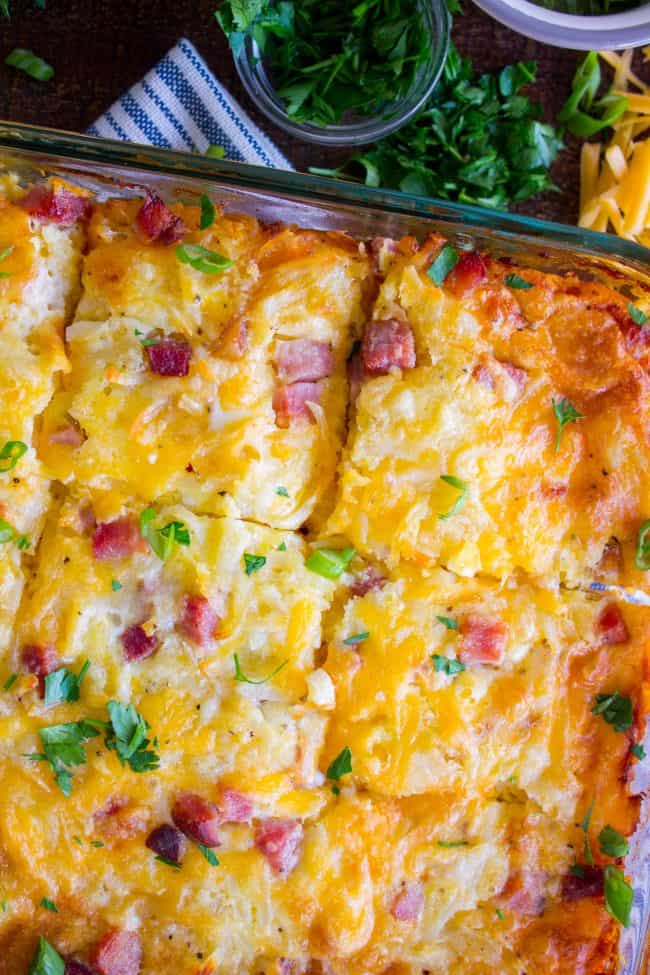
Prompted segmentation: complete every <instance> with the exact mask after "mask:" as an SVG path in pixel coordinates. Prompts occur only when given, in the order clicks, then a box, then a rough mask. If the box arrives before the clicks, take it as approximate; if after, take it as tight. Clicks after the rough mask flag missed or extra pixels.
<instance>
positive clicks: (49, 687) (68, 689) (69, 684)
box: [45, 660, 90, 704]
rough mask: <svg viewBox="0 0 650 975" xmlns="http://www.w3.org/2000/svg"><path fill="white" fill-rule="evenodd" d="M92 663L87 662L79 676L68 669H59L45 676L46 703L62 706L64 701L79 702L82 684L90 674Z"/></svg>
mask: <svg viewBox="0 0 650 975" xmlns="http://www.w3.org/2000/svg"><path fill="white" fill-rule="evenodd" d="M89 667H90V661H89V660H86V662H85V663H84V665H83V666H82V668H81V670H80V671H79V673H78V674H73V673H72V671H70V670H68V668H67V667H59V669H58V670H54V671H52V673H51V674H46V676H45V703H46V704H60V703H61V702H62V701H70V702H71V701H78V700H79V693H80V691H81V684H82V682H83V679H84V677H85V676H86V674H87V673H88V669H89Z"/></svg>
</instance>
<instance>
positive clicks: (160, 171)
mask: <svg viewBox="0 0 650 975" xmlns="http://www.w3.org/2000/svg"><path fill="white" fill-rule="evenodd" d="M0 165H1V166H2V168H3V169H9V170H11V171H13V172H16V173H17V174H18V175H19V176H20V177H21V179H24V180H25V181H30V182H31V181H34V180H35V179H39V178H43V177H44V176H48V175H56V176H59V177H63V178H65V179H67V180H69V181H71V182H73V183H76V184H78V185H81V186H84V187H87V188H88V189H90V190H92V191H93V192H94V193H96V194H97V195H99V196H100V197H105V196H108V195H122V196H124V195H133V194H138V193H141V192H142V189H143V188H144V187H149V188H151V189H155V190H156V191H157V192H158V193H160V194H161V195H163V196H165V197H167V198H171V199H173V198H174V197H177V198H179V197H182V198H186V197H189V198H197V197H198V196H199V195H200V194H201V193H203V192H206V190H207V189H209V192H210V194H211V196H212V198H213V199H214V200H215V202H216V201H218V202H220V203H221V204H222V205H223V206H224V207H225V208H226V209H229V210H234V211H240V212H245V213H249V214H251V215H254V216H255V217H257V218H258V219H260V220H263V221H266V222H268V223H273V222H276V221H283V222H288V223H293V224H297V225H299V226H304V227H311V228H318V229H327V230H346V231H348V232H350V233H351V234H354V235H355V236H358V237H362V238H363V237H371V236H392V237H399V236H404V235H407V234H413V235H416V236H418V237H421V236H424V235H426V234H427V233H431V232H434V231H439V232H441V233H443V234H444V235H445V236H446V237H448V238H449V239H451V240H453V241H454V242H455V243H456V244H457V245H459V246H461V247H475V248H478V249H480V250H481V251H484V252H487V253H489V254H493V255H494V256H496V257H501V258H505V259H510V260H513V261H516V262H517V263H518V264H519V265H523V266H529V267H535V268H539V269H540V270H544V271H549V272H555V273H562V272H567V271H572V272H577V273H579V274H580V275H581V276H584V277H585V278H589V279H596V280H599V281H602V282H604V283H606V284H608V285H609V286H611V287H615V288H616V289H617V290H618V291H621V292H623V293H624V294H626V295H627V296H629V298H630V299H631V300H637V299H639V298H645V299H646V300H647V299H648V298H649V297H650V250H647V249H646V248H644V247H640V246H639V245H637V244H634V243H632V242H630V241H626V240H621V239H620V238H617V237H613V236H608V235H605V234H599V233H594V232H592V231H589V230H582V229H579V228H576V227H568V226H564V225H561V224H555V223H548V222H545V221H541V220H534V219H531V218H528V217H520V216H515V215H512V214H508V213H501V212H496V211H493V210H485V209H482V208H479V207H473V206H465V205H460V204H452V203H446V202H443V201H439V200H432V199H427V198H424V197H417V196H410V195H407V194H403V193H395V192H390V191H385V190H378V189H372V188H368V187H365V186H360V185H356V184H351V183H341V182H336V181H333V180H327V179H322V178H319V177H312V176H306V175H302V174H299V173H294V172H288V171H282V170H271V169H264V168H260V167H257V166H247V165H243V164H241V163H233V162H227V161H223V160H215V159H212V158H206V157H203V156H197V155H192V154H190V153H187V152H172V151H170V150H167V149H156V148H152V147H149V146H140V145H133V144H128V143H122V142H113V141H110V140H106V139H96V138H92V137H88V136H82V135H75V134H72V133H66V132H59V131H56V130H52V129H42V128H38V127H35V126H29V125H21V124H18V123H13V122H1V121H0ZM649 739H650V736H646V748H647V750H648V752H650V740H649ZM632 789H633V791H634V792H636V793H639V794H641V795H642V796H643V799H642V803H641V814H640V819H639V825H638V828H637V831H636V834H635V836H634V837H633V841H632V843H631V852H630V855H629V856H628V858H627V861H626V868H627V871H628V872H629V874H630V876H631V879H632V882H633V885H634V888H635V897H634V906H633V909H632V918H631V923H630V927H629V928H628V929H627V930H622V931H621V941H620V949H621V961H620V966H619V971H618V975H648V973H649V972H650V957H649V951H648V948H649V946H648V935H649V929H650V795H648V796H647V797H646V796H645V794H646V793H650V761H648V760H647V761H645V762H640V763H637V764H636V773H635V779H634V782H633V784H632ZM495 975H497V973H495ZM603 975H604V973H603Z"/></svg>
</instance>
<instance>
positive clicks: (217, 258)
mask: <svg viewBox="0 0 650 975" xmlns="http://www.w3.org/2000/svg"><path fill="white" fill-rule="evenodd" d="M176 257H177V258H178V260H179V261H180V262H181V264H189V265H190V267H193V268H194V270H195V271H201V272H202V273H203V274H221V273H222V272H223V271H225V270H227V269H228V268H229V267H232V266H233V264H234V263H235V262H234V261H231V260H230V258H229V257H224V256H223V255H222V254H217V253H216V251H210V250H208V249H207V247H201V246H200V245H199V244H179V245H178V247H177V248H176Z"/></svg>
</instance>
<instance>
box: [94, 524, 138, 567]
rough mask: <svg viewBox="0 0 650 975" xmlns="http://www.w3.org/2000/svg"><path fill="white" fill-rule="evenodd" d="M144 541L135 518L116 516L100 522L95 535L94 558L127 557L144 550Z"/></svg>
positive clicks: (103, 560) (111, 558)
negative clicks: (110, 519)
mask: <svg viewBox="0 0 650 975" xmlns="http://www.w3.org/2000/svg"><path fill="white" fill-rule="evenodd" d="M143 548H144V543H143V539H142V535H141V534H140V528H139V526H138V523H137V522H136V521H135V519H134V518H129V517H124V518H116V519H115V520H114V521H104V522H100V524H99V525H97V527H96V528H95V533H94V535H93V558H95V559H97V561H98V562H110V561H112V560H113V559H126V558H128V557H129V555H133V554H134V553H135V552H138V551H142V550H143Z"/></svg>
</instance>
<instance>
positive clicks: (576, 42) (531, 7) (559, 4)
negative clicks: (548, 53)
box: [476, 0, 650, 51]
mask: <svg viewBox="0 0 650 975" xmlns="http://www.w3.org/2000/svg"><path fill="white" fill-rule="evenodd" d="M476 3H477V5H478V6H479V7H481V8H482V9H483V10H485V12H486V13H489V14H491V15H492V17H494V18H495V19H496V20H498V21H500V22H501V23H502V24H506V26H507V27H511V28H512V29H513V30H516V31H517V32H518V33H520V34H524V35H525V36H526V37H532V38H534V39H535V40H536V41H543V42H544V43H545V44H552V45H553V46H554V47H565V48H569V49H571V50H578V51H579V50H582V51H603V50H605V51H614V50H622V49H624V48H631V47H643V45H645V44H649V43H650V2H647V0H646V2H645V3H643V2H640V0H532V2H531V0H476Z"/></svg>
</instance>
